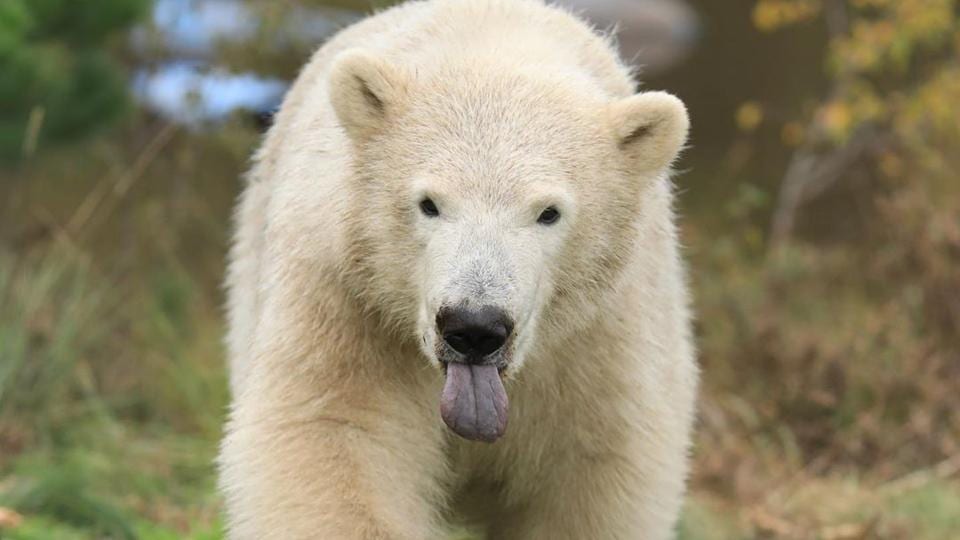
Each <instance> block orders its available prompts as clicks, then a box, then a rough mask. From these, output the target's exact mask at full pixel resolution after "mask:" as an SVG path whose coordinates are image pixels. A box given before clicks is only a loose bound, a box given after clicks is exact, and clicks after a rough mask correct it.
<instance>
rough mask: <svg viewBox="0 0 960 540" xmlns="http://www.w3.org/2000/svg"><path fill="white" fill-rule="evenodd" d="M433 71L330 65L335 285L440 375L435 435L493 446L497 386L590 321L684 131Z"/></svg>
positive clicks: (573, 100) (665, 107) (486, 68)
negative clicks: (335, 131)
mask: <svg viewBox="0 0 960 540" xmlns="http://www.w3.org/2000/svg"><path fill="white" fill-rule="evenodd" d="M434 64H435V65H434V66H433V67H429V68H425V67H423V66H420V67H418V68H416V69H413V68H411V67H409V66H398V65H393V64H391V63H390V62H388V61H386V60H385V59H383V58H381V57H378V56H375V55H372V54H370V53H368V52H365V51H357V50H354V51H348V52H346V53H344V54H343V55H341V57H339V58H338V59H337V60H336V61H335V62H334V65H333V67H332V68H331V75H330V100H331V103H332V105H333V108H334V111H335V112H336V116H337V118H338V120H339V122H340V124H341V126H342V128H343V130H344V131H345V133H346V135H347V137H348V139H349V141H350V145H351V147H352V152H353V157H352V159H351V163H352V166H353V167H354V170H353V171H352V173H351V176H352V178H351V181H350V189H352V190H354V193H353V194H352V196H351V197H349V198H348V200H349V201H350V202H349V204H351V205H353V206H352V207H351V208H350V211H349V212H346V215H348V216H351V217H350V219H351V222H350V223H348V230H349V236H350V238H349V239H348V243H349V245H350V250H351V253H350V256H349V257H348V259H347V260H346V265H345V266H347V267H348V268H345V270H346V271H348V272H349V273H350V274H351V275H353V276H354V277H355V279H354V281H353V283H355V284H357V288H358V290H357V291H356V292H357V294H358V295H359V296H360V297H361V298H362V299H363V302H364V303H365V305H367V306H368V307H370V309H373V310H375V311H376V312H377V313H378V314H380V315H382V316H381V317H380V320H382V321H384V323H383V324H386V325H388V326H390V327H391V329H392V330H396V331H398V333H397V334H394V335H398V336H401V339H402V338H403V337H406V338H408V339H415V340H417V342H419V343H420V345H421V348H422V350H423V353H424V356H425V357H426V358H427V359H428V360H429V362H430V363H432V364H433V365H435V366H437V367H440V368H442V369H443V370H444V371H445V373H446V385H445V387H444V390H443V395H442V397H441V412H442V416H443V419H444V420H445V421H446V423H447V424H448V425H449V426H450V427H451V428H452V429H453V430H454V431H456V432H457V433H458V434H460V435H461V436H464V437H466V438H470V439H477V440H486V441H492V440H495V439H497V438H498V437H499V436H500V435H502V433H503V431H504V429H505V427H506V405H507V402H506V394H505V392H504V389H503V385H502V382H501V379H502V378H503V377H507V376H510V375H512V374H513V373H516V372H517V370H519V369H520V368H521V367H522V365H523V364H524V361H525V360H526V359H527V358H528V357H530V356H536V355H531V352H533V351H542V350H546V349H548V348H549V347H550V346H555V345H556V344H557V343H560V342H562V340H564V339H567V338H569V336H570V335H571V334H575V333H576V331H577V329H578V328H583V327H584V326H585V325H587V324H588V323H589V321H590V320H592V319H593V317H595V316H596V311H597V309H596V306H597V304H598V298H600V297H602V296H603V295H604V294H607V293H609V292H610V288H611V285H612V283H613V282H614V281H615V280H616V278H617V276H618V274H619V273H620V272H621V271H622V269H623V267H624V265H625V264H626V261H627V260H629V258H630V255H631V253H632V252H633V251H634V250H635V249H637V246H635V245H634V244H635V243H636V237H637V231H636V226H637V221H638V217H639V216H638V214H639V209H640V202H641V198H642V194H643V191H644V188H645V187H646V186H649V185H650V184H651V183H653V182H656V181H659V180H662V179H663V177H664V176H665V175H666V174H667V173H668V169H669V167H670V164H671V162H672V161H673V160H674V159H675V157H676V156H677V154H678V152H679V151H680V149H681V147H682V146H683V144H684V143H685V141H686V137H687V131H688V123H689V121H688V118H687V113H686V110H685V108H684V106H683V104H682V103H681V102H680V100H678V99H677V98H675V97H673V96H671V95H669V94H665V93H661V92H645V93H640V94H636V95H633V96H629V97H609V96H607V95H606V94H605V93H604V92H603V91H601V90H599V85H598V84H597V83H596V82H594V81H591V80H587V79H586V78H584V77H583V75H580V74H578V73H566V72H561V73H558V72H557V70H552V71H551V70H540V71H547V72H550V73H549V74H543V73H540V72H538V71H537V70H534V69H530V70H526V71H525V70H523V69H514V70H510V69H504V68H503V66H502V65H501V63H497V65H483V64H477V63H473V64H469V65H466V64H456V65H454V64H451V63H445V62H436V63H434ZM503 64H505V63H503Z"/></svg>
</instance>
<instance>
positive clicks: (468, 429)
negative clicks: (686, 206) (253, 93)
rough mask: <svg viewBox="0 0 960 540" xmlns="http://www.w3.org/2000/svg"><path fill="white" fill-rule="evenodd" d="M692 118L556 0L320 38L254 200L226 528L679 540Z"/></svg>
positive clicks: (251, 193) (238, 260)
mask: <svg viewBox="0 0 960 540" xmlns="http://www.w3.org/2000/svg"><path fill="white" fill-rule="evenodd" d="M688 123H689V122H688V117H687V113H686V111H685V108H684V106H683V104H682V103H681V102H680V101H679V100H678V99H677V98H675V97H673V96H671V95H669V94H665V93H661V92H641V93H635V83H634V82H633V81H632V79H631V73H630V71H629V70H628V69H627V68H626V67H625V66H624V65H623V64H622V63H621V62H620V61H619V60H618V59H617V56H616V54H615V52H614V47H613V45H612V43H611V40H610V39H609V38H608V37H605V36H603V35H600V34H597V33H595V32H594V31H593V30H591V28H589V27H588V26H587V25H586V24H585V23H584V22H582V21H581V20H579V19H578V18H577V17H576V16H574V15H571V14H570V13H567V12H565V11H563V10H560V9H558V8H555V7H550V6H547V5H544V4H543V3H541V2H540V1H538V0H428V1H424V2H414V3H407V4H403V5H400V6H398V7H394V8H391V9H388V10H386V11H383V12H381V13H379V14H376V15H374V16H372V17H370V18H368V19H366V20H364V21H362V22H360V23H358V24H356V25H354V26H352V27H349V28H347V29H346V30H344V31H342V32H341V33H339V34H338V35H337V36H336V37H335V38H333V39H332V40H331V41H329V42H328V43H327V44H326V45H324V46H323V47H322V48H321V49H319V50H318V52H317V53H316V54H315V55H314V57H313V58H312V60H311V61H310V63H309V64H308V65H307V66H306V67H305V69H304V70H303V71H302V73H301V74H300V76H299V78H298V80H297V81H296V83H295V85H294V87H293V88H292V89H291V91H290V92H289V94H288V96H287V97H286V99H285V102H284V104H283V106H282V108H281V110H280V112H279V114H278V116H277V120H276V123H275V125H274V127H273V128H272V129H271V130H270V132H269V133H268V135H267V136H266V138H265V141H264V143H263V145H262V147H261V149H260V150H259V152H258V154H257V155H256V159H255V164H254V166H253V168H252V170H251V172H250V174H249V177H248V185H247V186H246V189H245V191H244V193H243V195H242V197H241V200H240V202H239V204H238V209H237V214H236V226H237V231H236V237H235V241H234V244H233V246H232V251H231V253H230V263H229V272H228V277H227V285H228V290H229V300H228V311H229V333H228V336H227V342H228V343H227V344H228V349H229V356H230V364H231V365H230V369H231V386H232V393H233V404H232V408H231V414H230V418H229V421H228V425H227V426H226V430H225V432H226V433H225V437H224V440H223V443H222V448H221V454H220V457H219V466H220V487H221V490H222V491H223V493H224V496H225V501H226V503H225V504H226V522H227V528H228V531H229V537H230V538H234V539H272V538H277V539H300V538H319V539H341V538H343V539H361V538H362V539H367V538H377V539H379V538H384V539H434V538H444V537H445V535H447V534H449V531H450V530H452V529H451V527H455V526H459V525H451V523H453V524H456V523H473V524H475V526H476V527H477V528H478V530H484V531H486V534H487V536H488V537H489V538H496V539H543V540H557V539H565V538H570V539H661V538H668V537H670V536H671V535H672V534H673V529H674V526H675V523H676V521H677V517H678V514H679V511H680V507H681V503H682V498H683V493H684V490H685V476H686V472H687V454H688V447H689V441H690V432H691V423H692V420H693V416H694V403H695V393H696V386H697V367H696V361H695V354H694V348H693V345H692V338H691V331H690V313H689V309H688V295H687V291H686V286H685V278H684V267H683V264H682V261H681V258H680V255H679V250H678V241H677V232H676V230H675V226H674V217H673V213H672V210H671V205H672V199H673V196H672V191H671V183H670V179H669V170H670V167H671V163H672V161H673V160H674V159H675V158H676V156H677V154H678V152H679V151H680V150H681V147H682V146H683V145H684V144H685V141H686V137H687V131H688Z"/></svg>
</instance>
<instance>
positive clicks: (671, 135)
mask: <svg viewBox="0 0 960 540" xmlns="http://www.w3.org/2000/svg"><path fill="white" fill-rule="evenodd" d="M607 119H608V121H609V123H610V126H611V127H612V129H613V132H614V136H615V137H616V139H617V146H618V147H619V149H620V151H621V152H622V153H623V154H624V156H625V157H626V159H627V160H628V162H629V163H630V168H631V170H633V171H635V172H637V173H640V174H643V175H654V174H658V173H660V172H662V171H663V170H664V169H666V168H667V167H668V166H669V165H670V164H671V163H672V162H673V160H674V159H676V157H677V155H678V154H679V153H680V150H681V149H683V145H684V144H685V143H686V142H687V133H688V132H689V130H690V118H689V117H688V116H687V108H686V107H685V106H684V105H683V102H682V101H680V100H679V99H678V98H677V97H675V96H673V95H671V94H668V93H666V92H642V93H639V94H636V95H633V96H630V97H628V98H625V99H621V100H620V101H617V102H615V103H612V104H611V105H608V106H607Z"/></svg>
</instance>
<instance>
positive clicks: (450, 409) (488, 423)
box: [440, 362, 509, 442]
mask: <svg viewBox="0 0 960 540" xmlns="http://www.w3.org/2000/svg"><path fill="white" fill-rule="evenodd" d="M444 368H445V369H444V371H445V372H446V381H445V383H444V385H443V393H442V394H441V396H440V416H441V417H442V418H443V421H444V423H446V424H447V426H448V427H449V428H450V429H451V430H453V432H454V433H456V434H457V435H459V436H461V437H463V438H464V439H469V440H472V441H483V442H494V441H496V440H497V439H499V438H500V437H502V436H503V434H504V432H506V430H507V411H508V406H509V403H508V401H507V392H506V389H504V387H503V371H504V368H503V367H500V366H498V365H497V364H467V363H462V362H448V363H445V364H444Z"/></svg>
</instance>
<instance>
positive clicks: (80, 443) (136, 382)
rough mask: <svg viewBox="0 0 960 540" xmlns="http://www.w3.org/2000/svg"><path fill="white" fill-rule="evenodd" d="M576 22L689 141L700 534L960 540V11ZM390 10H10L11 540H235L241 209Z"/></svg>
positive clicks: (874, 3)
mask: <svg viewBox="0 0 960 540" xmlns="http://www.w3.org/2000/svg"><path fill="white" fill-rule="evenodd" d="M561 3H564V4H565V5H568V6H570V7H571V8H573V9H575V10H578V11H580V12H582V13H583V14H584V15H585V16H587V17H588V18H590V19H592V20H593V21H594V22H595V23H596V24H597V26H598V27H601V28H609V27H611V26H612V25H613V24H614V23H616V24H617V26H618V27H619V35H620V45H621V48H622V53H623V55H624V57H625V58H627V59H630V60H631V61H632V62H633V63H635V64H637V65H639V66H641V67H642V69H641V78H642V81H643V82H642V86H643V87H644V88H655V89H661V88H663V89H669V90H670V91H672V92H675V93H676V94H678V95H679V96H680V97H681V98H683V99H684V101H686V103H687V104H688V105H689V107H690V110H691V115H692V118H693V126H694V128H693V135H692V144H691V147H690V148H689V150H688V151H687V152H686V154H685V156H684V158H683V160H682V162H681V164H680V167H681V171H680V174H679V175H678V176H677V178H676V182H677V185H678V188H679V192H680V212H681V214H682V218H683V220H682V223H683V237H684V241H685V245H686V253H687V256H688V259H689V262H690V277H691V281H692V284H693V287H694V289H695V295H696V311H697V313H698V323H697V327H696V330H697V336H698V341H699V346H700V350H701V362H702V365H703V374H704V382H703V392H702V400H701V403H700V422H699V427H698V435H697V442H696V448H695V451H694V470H693V475H692V479H691V495H690V498H689V503H688V505H687V509H686V511H685V514H684V517H683V521H682V524H681V531H680V536H681V538H683V539H725V538H795V539H807V538H809V539H814V538H819V539H834V540H837V539H860V538H884V539H887V538H889V539H949V538H958V537H960V536H958V535H960V330H958V324H960V172H958V171H960V169H958V166H960V7H958V2H957V1H956V0H737V1H728V2H717V1H711V0H561ZM386 6H387V4H386V3H382V4H379V3H375V4H370V3H369V2H368V0H319V1H317V0H309V1H308V0H300V1H295V0H282V1H281V0H270V1H268V0H246V1H244V0H85V1H84V2H76V1H69V0H0V538H4V539H6V538H10V539H19V540H24V539H86V538H118V539H128V538H144V539H178V538H191V539H216V538H220V537H221V536H222V532H221V524H220V519H219V510H220V502H219V499H218V496H217V495H216V492H215V488H214V468H213V465H212V459H213V457H214V456H215V453H216V444H217V440H218V438H219V435H220V426H221V423H222V420H223V417H224V413H225V406H226V403H227V398H228V395H227V390H226V376H225V372H224V360H223V350H222V347H221V343H220V340H221V336H222V334H223V321H222V316H221V304H222V301H223V292H222V290H221V288H220V283H221V279H222V274H223V266H224V253H225V249H226V246H227V242H228V234H229V216H230V210H231V206H232V204H233V201H234V199H235V197H236V196H237V194H238V192H239V190H240V188H241V176H242V173H243V171H244V170H245V169H246V167H247V165H248V160H249V156H250V154H251V151H252V150H253V149H254V148H255V146H256V144H257V142H258V140H259V138H260V136H261V134H262V132H263V130H264V129H266V127H268V126H269V124H270V119H271V113H272V112H273V111H274V110H275V108H276V107H277V106H278V104H279V101H280V99H281V98H282V96H283V93H284V91H285V90H286V88H287V87H288V85H289V84H290V81H291V79H292V78H293V77H294V76H295V74H296V72H297V69H298V68H299V66H301V65H302V64H303V62H304V61H305V60H306V59H307V57H308V56H309V54H310V52H311V51H312V50H314V49H315V48H316V47H317V46H318V45H319V44H321V43H322V42H323V41H324V39H326V38H327V37H328V36H330V35H331V34H332V33H333V32H335V31H336V30H337V29H339V28H342V27H343V26H345V25H347V24H349V23H350V22H352V21H354V20H356V19H357V18H359V17H361V16H362V15H363V14H364V13H369V12H370V11H371V10H373V9H376V8H383V7H386Z"/></svg>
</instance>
